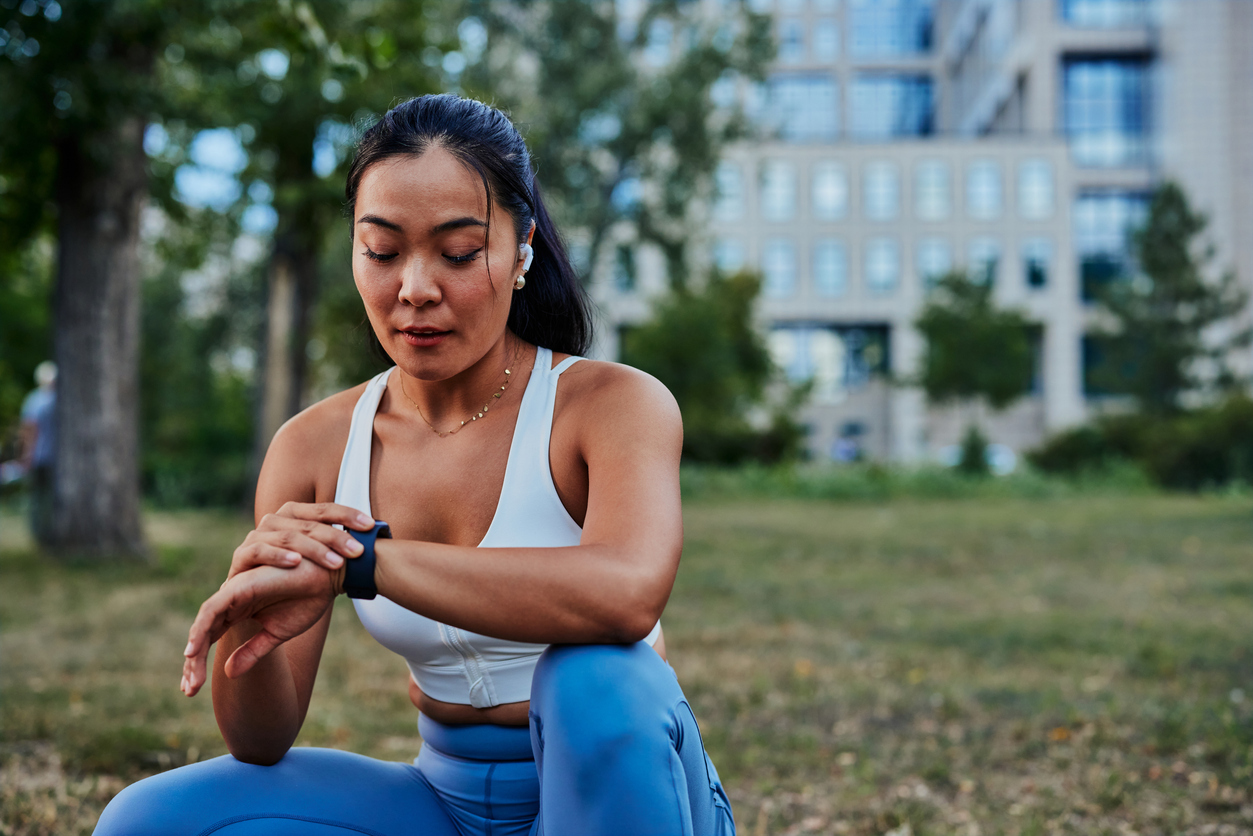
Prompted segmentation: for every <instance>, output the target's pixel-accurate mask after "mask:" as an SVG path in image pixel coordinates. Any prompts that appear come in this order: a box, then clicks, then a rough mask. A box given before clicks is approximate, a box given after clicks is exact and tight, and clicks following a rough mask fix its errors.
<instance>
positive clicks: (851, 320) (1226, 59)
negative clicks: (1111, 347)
mask: <svg viewBox="0 0 1253 836" xmlns="http://www.w3.org/2000/svg"><path fill="white" fill-rule="evenodd" d="M705 3H706V5H707V6H708V7H709V12H710V14H711V15H717V13H718V9H719V8H720V6H721V5H722V0H705ZM752 5H753V6H754V8H755V9H756V10H758V11H768V12H770V13H771V15H772V17H773V20H774V25H775V27H776V32H777V39H778V43H779V51H778V54H777V57H776V61H775V63H774V65H773V67H772V69H771V72H770V75H769V79H768V81H767V83H766V84H764V85H747V84H745V83H743V82H742V81H739V80H736V79H725V80H724V81H723V82H720V83H719V85H717V86H716V88H715V90H714V91H713V94H714V96H715V99H716V100H723V101H725V103H727V104H731V103H734V102H739V103H740V104H741V105H742V106H743V107H744V108H745V109H746V111H747V112H748V113H749V115H750V116H752V117H753V119H754V120H755V121H756V122H757V123H758V124H759V125H760V126H761V128H762V136H763V137H764V138H763V139H759V140H756V141H754V142H751V143H743V144H741V145H739V146H737V147H734V148H731V149H728V151H727V153H726V154H725V157H724V159H723V161H722V163H721V165H720V166H719V168H718V171H717V175H716V187H717V194H716V198H715V200H714V202H713V205H712V206H711V207H710V214H709V217H710V220H709V224H708V229H709V238H708V242H707V245H708V246H707V249H706V252H707V254H708V261H709V263H712V264H716V265H717V266H718V267H720V268H721V269H723V270H725V271H733V270H735V269H737V268H741V267H747V268H753V269H757V270H760V271H761V273H762V275H763V278H764V283H763V293H762V299H761V303H760V310H759V317H760V323H761V327H762V328H763V329H764V330H765V331H766V333H767V335H768V338H769V342H770V346H771V350H772V353H773V354H774V356H775V359H776V362H777V363H778V364H779V365H780V366H781V367H782V368H783V370H784V371H785V372H786V373H787V375H788V376H789V377H790V378H792V379H793V380H805V379H812V380H813V381H814V388H813V397H812V399H811V401H810V404H809V406H808V407H807V408H806V410H805V413H804V417H803V420H804V421H805V422H806V424H807V426H808V427H809V429H810V448H811V452H812V453H813V454H814V456H815V457H816V458H827V457H833V458H842V457H847V456H848V455H849V454H850V452H860V453H861V454H864V455H867V456H870V457H873V458H880V459H893V460H898V461H918V460H923V459H926V458H933V457H936V456H937V455H940V454H941V453H942V452H943V451H945V450H946V449H951V446H952V445H953V444H955V443H956V442H957V440H958V438H959V435H960V433H961V432H962V430H963V429H964V426H965V424H966V423H967V422H968V420H969V417H970V416H969V413H968V412H966V411H965V410H967V409H969V407H961V406H958V407H949V408H937V407H934V406H930V405H928V404H927V403H926V401H925V399H924V397H923V395H922V393H921V392H920V391H919V390H918V389H917V388H916V387H911V386H910V385H908V381H909V380H910V378H911V375H913V374H915V373H916V369H917V364H918V360H919V357H920V355H921V352H922V349H923V346H922V344H921V340H920V337H919V335H918V334H917V332H916V330H915V329H914V327H913V322H914V320H915V319H916V318H917V316H918V314H919V313H920V311H921V308H922V306H923V305H924V304H925V301H926V297H927V293H928V291H929V288H930V286H931V284H932V282H933V281H934V279H935V278H936V277H938V276H939V275H941V274H943V273H945V272H947V271H948V270H950V269H954V268H960V269H964V270H966V271H968V272H969V273H970V274H971V275H973V276H975V277H976V278H979V279H982V280H984V281H988V282H991V283H992V284H993V287H994V295H995V298H996V300H997V301H998V303H999V304H1000V305H1002V306H1006V307H1014V308H1018V309H1020V310H1023V311H1024V312H1026V313H1027V314H1028V316H1029V318H1030V319H1031V320H1032V322H1033V323H1035V324H1036V326H1037V327H1036V329H1035V332H1034V342H1035V344H1036V346H1037V352H1036V354H1037V367H1036V374H1035V381H1034V384H1033V391H1032V393H1031V394H1030V395H1029V396H1028V397H1025V398H1023V399H1021V400H1020V401H1019V402H1018V403H1017V404H1015V405H1014V406H1012V407H1011V408H1009V409H1008V410H1006V411H1005V412H1003V413H1000V414H994V415H984V416H981V422H982V423H983V424H984V426H985V428H986V429H987V431H988V434H989V435H990V436H991V437H992V439H993V440H994V441H996V442H999V443H1002V444H1005V445H1008V446H1009V447H1011V448H1014V449H1023V448H1026V447H1029V446H1032V445H1034V444H1037V443H1038V442H1039V441H1040V440H1042V439H1043V438H1044V437H1045V436H1046V435H1047V434H1049V433H1051V432H1055V431H1057V430H1060V429H1063V428H1065V427H1067V426H1071V425H1073V424H1075V423H1078V422H1081V421H1082V420H1084V418H1085V417H1086V416H1087V414H1088V413H1089V411H1090V410H1091V408H1092V403H1093V399H1092V397H1091V394H1092V393H1091V392H1090V391H1088V390H1087V389H1086V388H1085V369H1086V368H1087V367H1088V366H1089V365H1090V362H1091V350H1090V344H1089V342H1088V341H1087V340H1086V338H1085V331H1086V326H1087V323H1088V322H1089V320H1090V318H1091V316H1092V311H1091V300H1092V298H1093V294H1094V291H1095V290H1096V289H1097V288H1098V287H1099V285H1100V284H1101V283H1102V282H1108V281H1116V280H1119V279H1120V278H1125V277H1126V276H1127V275H1128V273H1129V272H1130V270H1131V269H1132V268H1131V265H1130V260H1129V255H1130V254H1129V243H1128V231H1129V229H1131V228H1132V227H1134V225H1135V224H1137V223H1138V222H1140V221H1141V220H1142V219H1143V217H1144V213H1145V209H1146V207H1147V200H1148V196H1149V194H1150V193H1151V190H1152V189H1153V187H1154V185H1155V184H1157V183H1159V182H1161V181H1162V180H1164V179H1167V178H1169V179H1173V180H1176V181H1177V182H1179V183H1180V184H1181V185H1182V186H1183V187H1184V189H1185V190H1186V191H1187V193H1188V194H1189V196H1190V198H1191V199H1192V201H1193V203H1194V205H1195V206H1196V207H1197V208H1199V209H1200V210H1201V211H1203V212H1205V213H1206V214H1207V215H1208V217H1209V218H1210V225H1209V229H1208V234H1209V236H1210V238H1211V239H1212V242H1213V243H1214V244H1215V246H1216V249H1217V254H1218V258H1217V259H1216V263H1217V265H1219V266H1221V267H1223V268H1228V269H1234V270H1235V271H1237V274H1238V275H1239V276H1240V277H1241V279H1242V280H1243V281H1245V282H1248V281H1250V280H1251V279H1253V2H1248V0H935V2H930V0H752ZM614 261H615V263H614V264H612V265H609V266H608V267H607V268H606V269H602V270H600V271H598V274H597V278H596V280H595V281H594V287H593V293H594V297H595V298H596V299H597V301H598V303H599V306H600V308H601V310H602V311H603V313H604V315H605V319H606V320H607V322H606V323H605V324H606V325H607V326H609V327H607V328H603V329H602V332H603V333H604V334H605V337H604V338H603V340H602V343H601V345H600V346H599V350H600V352H601V353H602V355H604V356H610V357H612V356H615V354H616V340H615V335H616V334H617V333H619V331H620V329H621V328H623V327H629V326H630V325H631V324H633V323H636V322H639V321H642V320H643V319H644V318H646V317H647V316H648V311H649V298H650V297H651V296H652V295H653V294H655V293H658V292H661V291H662V290H664V288H665V285H666V280H665V277H664V275H663V274H662V265H661V262H660V259H658V258H656V257H655V256H654V255H653V254H650V253H648V252H647V251H631V250H629V249H624V250H622V251H620V252H619V253H618V254H617V255H616V256H615V258H614ZM622 262H625V263H622ZM970 359H971V362H978V358H970ZM1248 365H1249V364H1248V363H1245V368H1246V369H1247V367H1248Z"/></svg>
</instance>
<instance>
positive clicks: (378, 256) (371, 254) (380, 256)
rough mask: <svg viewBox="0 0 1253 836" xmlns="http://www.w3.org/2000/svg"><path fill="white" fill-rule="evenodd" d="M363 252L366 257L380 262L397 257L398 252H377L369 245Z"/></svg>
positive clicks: (383, 262)
mask: <svg viewBox="0 0 1253 836" xmlns="http://www.w3.org/2000/svg"><path fill="white" fill-rule="evenodd" d="M361 254H362V255H363V256H365V257H366V258H368V259H370V260H371V261H377V262H379V263H380V264H385V263H387V262H389V261H391V260H392V259H393V258H395V257H396V253H376V252H375V251H374V250H372V249H370V248H369V247H366V248H365V252H363V253H361Z"/></svg>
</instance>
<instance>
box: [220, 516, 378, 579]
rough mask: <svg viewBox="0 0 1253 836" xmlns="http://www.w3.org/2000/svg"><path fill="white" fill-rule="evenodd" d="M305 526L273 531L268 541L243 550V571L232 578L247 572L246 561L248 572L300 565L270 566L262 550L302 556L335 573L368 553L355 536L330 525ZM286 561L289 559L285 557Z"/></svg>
mask: <svg viewBox="0 0 1253 836" xmlns="http://www.w3.org/2000/svg"><path fill="white" fill-rule="evenodd" d="M301 525H304V526H307V528H304V529H297V528H288V529H286V530H284V531H271V532H268V533H267V534H266V535H265V536H266V539H265V540H264V541H262V542H258V543H255V544H254V545H252V546H248V547H241V549H242V551H241V553H240V555H239V556H238V557H237V558H236V560H237V562H238V563H239V564H240V565H241V568H240V569H238V570H237V571H236V570H232V575H238V574H239V573H240V572H243V571H246V569H245V568H242V567H243V564H244V563H245V562H247V563H249V565H248V566H247V568H248V569H255V568H257V567H258V566H262V565H276V566H278V568H280V569H291V568H294V567H295V566H298V565H299V561H296V562H295V563H277V564H271V563H268V562H267V561H265V560H264V559H263V558H262V556H261V550H262V549H265V548H268V549H274V550H275V551H274V552H270V554H273V555H281V554H282V553H284V552H293V553H295V554H296V555H298V556H299V557H301V558H303V559H305V560H310V561H312V562H313V563H314V564H316V565H318V566H321V567H322V568H323V569H327V570H331V571H334V570H335V569H338V568H339V567H340V566H342V565H343V563H344V558H345V557H356V556H357V555H359V554H361V552H362V551H364V549H363V548H362V546H361V544H360V543H358V542H357V541H356V540H354V539H353V538H352V535H350V534H345V533H344V532H342V531H340V530H339V529H337V528H331V527H330V526H329V525H323V524H321V523H302V524H301ZM252 550H256V551H257V556H256V557H253V556H252V555H251V554H250V553H248V552H251V551H252ZM283 559H284V560H285V558H283Z"/></svg>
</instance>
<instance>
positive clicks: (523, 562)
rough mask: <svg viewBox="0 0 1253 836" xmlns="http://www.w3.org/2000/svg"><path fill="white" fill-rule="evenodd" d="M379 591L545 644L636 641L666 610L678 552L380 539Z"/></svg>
mask: <svg viewBox="0 0 1253 836" xmlns="http://www.w3.org/2000/svg"><path fill="white" fill-rule="evenodd" d="M375 551H376V555H377V562H376V564H375V583H376V585H377V586H378V589H379V593H380V594H381V595H383V596H385V597H387V598H389V599H390V600H392V601H395V602H396V603H397V604H399V605H400V606H402V607H405V608H406V609H409V610H412V611H414V612H417V613H421V614H422V615H425V616H427V617H429V618H433V619H435V620H437V621H441V622H444V623H446V624H451V625H453V626H455V627H460V628H462V629H465V630H470V631H472V632H475V633H481V634H483V635H488V636H495V637H497V638H502V639H508V640H511V641H525V642H538V643H545V644H565V643H570V644H578V643H613V642H631V641H638V640H639V639H642V638H644V636H645V635H647V633H648V631H649V630H650V629H652V626H653V624H654V623H655V622H656V620H657V618H658V617H659V616H660V614H661V611H662V609H663V608H664V607H665V603H666V599H667V598H668V597H669V594H670V588H671V586H672V585H673V582H674V570H675V567H676V566H677V561H678V556H677V554H676V555H667V554H661V553H659V554H655V555H649V554H641V553H640V550H639V549H633V550H628V549H626V548H622V547H611V546H602V545H580V546H570V547H564V548H503V549H491V548H467V547H462V546H447V545H442V544H437V543H423V542H416V541H411V540H409V541H406V540H380V541H378V543H377V544H376V548H375Z"/></svg>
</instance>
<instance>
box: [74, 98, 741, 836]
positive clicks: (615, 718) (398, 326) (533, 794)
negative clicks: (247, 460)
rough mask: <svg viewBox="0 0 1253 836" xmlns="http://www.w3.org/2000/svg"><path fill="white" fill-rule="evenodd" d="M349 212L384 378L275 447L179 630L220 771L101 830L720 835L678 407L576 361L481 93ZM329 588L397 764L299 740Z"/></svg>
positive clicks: (152, 791) (367, 153) (358, 192)
mask: <svg viewBox="0 0 1253 836" xmlns="http://www.w3.org/2000/svg"><path fill="white" fill-rule="evenodd" d="M346 196H347V207H348V211H349V213H350V218H351V220H352V224H353V230H352V235H353V262H352V269H353V277H354V280H355V282H356V286H357V289H358V291H359V292H360V294H361V297H362V300H363V302H364V303H365V308H366V313H367V316H368V318H369V320H370V324H371V326H372V330H373V333H374V336H375V337H376V338H377V340H378V342H379V344H380V346H381V348H382V349H383V350H384V351H385V352H386V353H387V354H388V356H389V357H390V358H391V359H392V360H393V361H394V362H395V364H396V365H395V366H394V367H393V368H391V369H388V370H387V371H385V372H383V373H381V374H379V375H378V376H376V377H375V378H374V379H373V380H371V381H369V382H367V383H363V384H361V385H359V386H357V387H354V388H353V389H350V390H348V391H345V392H341V393H339V394H337V395H334V396H332V397H330V398H328V399H326V400H324V401H322V402H320V403H318V404H315V405H314V406H312V407H310V408H309V409H307V410H305V411H304V412H302V413H301V414H300V415H297V416H296V417H295V418H293V419H292V420H291V421H289V422H288V423H287V424H286V425H285V426H284V427H283V429H282V430H280V431H279V433H278V434H277V435H276V436H275V438H274V440H273V442H272V443H271V445H270V448H269V451H268V452H267V454H266V460H265V463H264V466H263V468H262V471H261V476H260V480H259V483H258V488H257V500H256V519H257V528H256V530H254V531H253V532H252V533H250V534H249V535H248V537H247V539H246V540H245V542H244V543H243V544H242V545H241V546H240V547H239V548H238V549H237V550H236V551H235V554H234V557H233V560H232V565H231V569H230V572H229V574H228V576H227V580H226V581H225V583H224V584H223V585H222V588H221V589H220V590H219V591H218V592H217V593H215V594H214V595H213V596H212V597H211V598H209V600H208V601H206V602H205V603H204V605H203V606H202V607H201V610H200V613H199V615H198V616H197V618H196V620H195V622H194V623H193V625H192V628H191V631H190V640H189V642H188V645H187V648H186V650H185V657H186V659H185V665H184V672H183V682H182V689H183V691H184V692H185V693H186V694H188V695H189V696H191V695H194V694H196V693H197V692H198V691H199V690H200V689H201V687H202V686H203V685H204V683H205V682H206V680H207V678H208V672H207V666H208V654H209V650H210V646H211V645H212V644H213V643H214V642H220V644H219V647H218V650H217V653H216V656H215V659H214V662H213V666H214V671H213V677H212V680H213V682H212V694H213V706H214V712H215V715H216V717H217V721H218V727H219V729H220V730H221V732H222V735H223V737H224V738H225V740H226V743H227V747H228V748H229V750H230V752H231V754H230V755H224V756H222V757H219V758H215V759H213V760H209V761H205V762H203V763H197V764H191V765H189V766H185V767H182V768H180V769H175V770H171V771H169V772H165V773H163V774H161V775H157V776H154V777H152V778H148V779H146V780H144V781H140V782H139V783H136V784H134V785H132V786H130V787H128V788H127V789H126V790H124V791H123V792H122V793H121V794H119V795H118V796H117V798H115V799H114V800H113V802H112V803H111V804H110V805H109V807H108V808H107V809H106V810H105V812H104V814H103V815H102V817H101V819H100V823H99V825H98V827H97V830H96V833H97V835H98V836H113V834H127V836H140V835H141V834H163V836H172V835H175V834H189V836H190V834H196V833H207V832H216V831H217V830H219V829H229V830H230V832H231V833H232V834H237V836H245V834H272V833H315V832H316V833H332V832H334V833H340V832H343V833H376V834H387V835H388V836H391V834H396V836H399V834H423V836H475V834H489V833H490V834H496V836H505V834H519V836H520V834H528V833H529V834H538V833H545V834H549V836H568V835H569V834H578V836H594V834H616V836H632V834H662V833H665V834H733V833H734V829H735V825H734V821H733V819H732V816H731V811H730V806H729V804H728V802H727V798H726V794H725V793H724V792H723V789H722V786H721V782H720V781H719V779H718V774H717V772H716V770H715V769H714V767H713V764H712V763H711V762H710V760H709V758H708V756H707V755H706V754H705V751H704V746H703V744H702V742H701V738H700V732H699V729H698V728H697V725H696V720H695V717H694V716H693V714H692V710H691V708H690V707H689V705H688V702H687V699H686V697H685V696H684V694H683V692H682V690H681V689H680V687H679V685H678V682H677V681H676V675H675V673H674V671H673V669H672V668H670V666H669V665H668V664H667V662H666V660H665V641H664V637H663V635H662V631H661V623H660V621H659V618H660V615H661V612H662V610H663V609H664V607H665V604H666V601H667V600H668V598H669V596H670V591H671V588H672V586H673V583H674V578H675V573H676V571H677V569H678V560H679V555H680V552H681V551H682V538H683V533H682V513H681V508H680V500H679V456H680V452H681V449H682V435H683V431H682V423H681V418H680V415H679V411H678V407H677V405H676V404H675V402H674V399H673V397H672V396H671V395H670V393H669V392H668V391H667V390H666V389H665V387H664V386H662V385H661V384H660V383H658V382H657V381H656V380H655V379H653V378H652V377H649V376H648V375H645V374H644V373H642V372H639V371H636V370H634V369H630V368H628V367H625V366H620V365H617V364H613V363H603V362H597V361H592V360H586V359H583V358H581V357H580V356H579V355H580V354H582V353H583V352H585V351H586V350H587V348H588V346H589V345H590V341H591V318H590V315H589V310H588V303H587V301H586V299H585V297H584V295H583V289H582V285H581V284H580V282H579V279H578V276H577V274H576V272H575V270H574V269H573V267H572V266H571V264H570V261H569V258H568V257H567V255H566V252H565V248H564V246H563V244H562V240H561V237H560V235H559V234H558V232H557V230H556V229H555V228H554V226H553V223H552V221H551V219H550V218H549V214H548V211H547V210H546V209H545V207H544V204H543V201H542V200H541V197H540V194H539V189H538V186H537V184H536V182H535V173H534V170H533V168H532V165H531V160H530V155H529V152H528V150H527V148H526V145H525V143H524V142H523V140H522V137H521V136H520V135H519V134H518V132H517V130H516V129H515V128H514V126H513V125H512V124H511V123H510V122H509V120H508V118H507V117H506V116H505V115H504V114H502V113H501V112H500V111H498V110H496V109H494V108H491V107H489V106H487V105H484V104H481V103H479V102H475V101H471V100H468V99H463V98H460V97H457V96H453V95H438V96H423V97H421V98H417V99H413V100H410V101H408V102H405V103H403V104H401V105H398V106H397V107H395V108H393V109H392V110H391V111H389V112H388V113H387V114H386V115H385V116H384V117H383V119H382V120H381V121H380V122H379V123H378V124H376V125H375V126H374V127H372V128H370V129H369V130H368V131H367V132H366V133H365V134H364V136H363V137H362V139H361V142H360V144H359V146H358V148H357V153H356V157H355V159H354V162H353V165H352V167H351V169H350V171H349V174H348V186H347V189H346ZM380 520H388V521H389V522H390V526H389V525H388V524H387V523H383V522H380ZM341 592H342V593H346V594H348V595H349V597H352V598H353V599H354V603H355V606H356V609H357V613H358V616H359V617H360V618H361V621H362V623H363V624H364V625H365V627H366V629H367V630H368V631H369V632H370V633H371V635H372V636H373V637H374V638H375V639H377V640H378V641H379V642H380V643H382V644H383V645H384V646H386V647H387V648H389V649H390V650H393V651H395V652H396V653H397V654H399V655H400V656H401V657H402V658H403V659H404V661H405V662H406V663H407V665H408V667H409V674H410V675H409V678H408V681H407V688H408V691H409V698H410V700H411V701H412V702H413V704H414V705H415V706H416V707H417V708H418V709H419V712H420V714H419V718H418V728H419V730H420V732H421V735H422V739H423V746H422V749H421V752H420V754H419V755H418V758H417V759H416V761H415V763H414V764H412V765H411V764H404V763H389V762H385V761H379V760H374V759H371V758H366V757H363V756H360V755H355V754H352V753H348V752H342V751H336V750H330V749H317V748H310V747H295V748H293V744H294V743H295V741H296V740H297V737H298V735H299V733H300V729H301V726H302V724H303V722H304V719H305V716H306V713H307V711H308V708H309V703H310V699H311V697H312V692H313V685H314V680H315V679H316V676H317V669H318V665H319V661H320V659H321V654H322V648H323V643H324V641H325V639H326V636H327V632H328V629H329V624H330V618H331V612H332V610H333V607H332V603H333V602H334V599H335V598H336V597H337V596H338V595H339V594H340V593H341ZM362 710H363V711H366V710H368V709H366V708H365V707H363V708H362ZM350 721H351V720H350Z"/></svg>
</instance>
